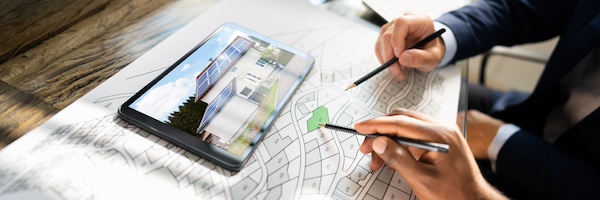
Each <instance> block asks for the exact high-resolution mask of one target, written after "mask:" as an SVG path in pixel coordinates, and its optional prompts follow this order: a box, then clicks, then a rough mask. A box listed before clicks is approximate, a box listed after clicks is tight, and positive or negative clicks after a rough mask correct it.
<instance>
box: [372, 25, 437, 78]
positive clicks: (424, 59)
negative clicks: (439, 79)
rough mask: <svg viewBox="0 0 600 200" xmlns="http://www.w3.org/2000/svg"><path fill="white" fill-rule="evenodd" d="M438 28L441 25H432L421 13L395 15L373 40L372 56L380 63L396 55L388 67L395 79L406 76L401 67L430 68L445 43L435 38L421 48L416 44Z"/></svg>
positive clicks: (434, 65)
mask: <svg viewBox="0 0 600 200" xmlns="http://www.w3.org/2000/svg"><path fill="white" fill-rule="evenodd" d="M439 29H441V28H440V27H438V28H435V27H434V25H433V23H431V19H428V18H425V17H422V16H416V15H405V16H403V17H400V18H397V19H395V20H393V21H391V22H389V23H387V24H385V25H383V26H382V27H381V32H380V35H379V38H378V39H377V42H376V43H375V55H376V56H377V59H378V60H379V62H380V63H385V62H387V61H389V60H391V59H393V58H398V62H395V63H393V64H392V65H390V66H389V67H388V68H387V69H388V70H389V72H390V73H391V74H392V75H393V76H394V77H395V78H396V79H397V80H398V81H402V80H404V78H405V77H404V73H405V72H404V70H403V69H409V68H413V69H417V70H419V71H431V70H433V69H435V68H436V67H437V66H438V65H439V64H440V62H441V61H442V58H443V57H444V54H445V50H446V48H445V44H444V42H443V41H442V39H441V38H440V37H438V38H437V39H435V38H434V40H431V41H429V42H427V43H426V44H425V45H423V46H420V47H417V45H416V44H417V43H419V41H424V39H425V38H426V37H427V36H430V35H432V34H433V33H435V32H436V30H437V31H439ZM446 34H447V33H446ZM410 47H417V48H410ZM401 66H402V67H401Z"/></svg>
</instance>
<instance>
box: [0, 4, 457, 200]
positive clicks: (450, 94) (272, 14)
mask: <svg viewBox="0 0 600 200" xmlns="http://www.w3.org/2000/svg"><path fill="white" fill-rule="evenodd" d="M226 21H229V22H234V23H237V24H240V25H242V26H245V27H248V28H250V29H253V30H255V31H257V32H259V33H263V34H265V35H267V36H270V37H272V38H274V39H276V40H279V41H281V42H283V43H286V44H290V45H292V46H294V47H297V48H299V49H301V50H303V51H307V52H309V53H310V54H312V55H313V56H314V57H315V58H316V64H315V67H314V69H313V70H312V71H311V73H310V75H309V76H308V77H307V78H306V81H305V82H304V83H303V84H302V85H301V87H300V89H299V90H298V91H297V92H296V94H295V95H294V97H293V98H292V100H291V102H289V103H288V104H287V106H286V108H285V109H284V111H283V112H282V114H281V115H280V117H279V119H277V121H276V122H275V124H274V126H273V127H272V128H271V130H270V132H269V133H268V134H267V135H266V137H265V140H264V141H263V142H262V143H261V144H260V145H259V147H258V150H257V151H256V152H255V153H254V155H253V156H252V158H251V159H250V160H249V161H248V163H247V164H246V165H245V167H244V168H243V169H242V170H241V171H240V172H239V173H236V174H233V173H231V172H229V171H226V170H223V169H222V168H220V167H218V166H215V165H214V164H212V163H210V162H208V161H205V160H204V159H201V158H199V157H197V156H195V155H192V154H190V153H188V152H186V151H184V150H182V149H181V148H179V147H177V146H174V145H172V144H169V143H167V142H166V141H164V140H161V139H159V138H157V137H156V136H154V135H151V134H149V133H147V132H144V131H141V130H140V129H139V128H136V127H135V126H133V125H131V124H128V123H126V122H124V121H122V120H120V119H119V118H117V117H116V111H117V108H118V107H119V106H120V105H121V104H122V103H123V102H124V101H125V100H127V99H128V98H129V97H130V96H132V95H133V94H134V93H135V92H137V91H138V90H139V89H141V88H142V87H143V86H144V85H145V84H147V83H148V82H149V81H150V80H152V79H153V78H154V77H155V76H157V75H159V74H160V73H161V72H162V71H163V70H164V69H166V68H167V67H168V66H170V65H171V64H172V63H174V62H175V61H176V60H178V59H179V57H181V56H182V55H184V54H185V53H186V52H188V51H189V50H190V49H191V48H193V47H194V46H196V45H197V44H198V42H200V41H202V40H203V39H204V38H205V37H206V36H208V35H209V34H210V33H211V32H212V31H213V30H215V29H216V28H217V27H219V26H220V25H221V24H222V23H223V22H226ZM377 35H378V32H377V30H372V29H369V28H365V27H363V26H361V25H359V24H356V23H355V22H353V21H349V20H346V19H344V18H341V17H339V16H337V15H335V14H332V13H329V12H327V11H326V10H322V9H320V8H317V7H313V6H312V5H310V4H308V3H306V2H305V1H303V0H293V1H279V0H253V1H244V0H224V1H222V2H220V3H219V4H217V5H216V6H214V7H213V8H212V9H211V10H209V11H208V12H206V13H204V14H203V15H201V16H199V17H198V18H197V19H196V20H194V21H192V22H191V23H190V24H188V25H187V26H185V27H184V28H182V29H181V30H180V31H178V32H177V33H175V34H173V35H172V36H171V37H169V38H168V39H166V40H165V41H163V42H162V43H160V44H159V45H157V46H156V47H154V48H153V49H151V50H150V51H148V52H147V53H146V54H144V55H143V56H142V57H140V58H139V59H137V60H136V61H135V62H133V63H131V64H130V65H129V66H127V67H126V68H124V69H123V70H122V71H120V72H119V73H117V74H116V75H115V76H113V77H111V78H110V79H108V80H107V81H106V82H104V83H102V84H101V85H100V86H98V87H97V88H96V89H94V90H93V91H91V92H90V93H88V94H87V95H85V96H84V97H82V98H81V99H80V100H78V101H76V102H74V103H73V104H72V105H70V106H68V107H67V108H65V109H64V110H63V111H61V112H59V113H58V114H56V115H55V116H54V117H53V118H51V119H50V120H49V121H48V122H46V123H45V124H43V125H42V126H40V127H39V128H37V129H35V130H33V131H32V132H30V133H28V134H26V135H25V136H23V137H22V138H20V139H19V140H17V141H15V142H14V143H13V144H11V145H9V146H8V147H6V148H5V149H3V150H2V151H1V152H0V199H30V198H31V199H199V198H200V199H364V198H375V199H415V196H414V194H413V192H412V190H411V189H410V187H409V186H408V185H407V184H406V182H405V181H404V180H403V178H402V177H400V176H399V175H398V174H397V173H395V172H393V171H390V170H388V169H387V168H384V169H382V170H379V171H375V172H370V170H369V167H368V166H369V161H370V156H369V155H363V154H361V153H360V152H359V151H358V147H359V145H360V143H361V142H362V141H363V138H361V137H358V136H352V135H349V134H346V133H341V132H333V131H330V130H325V129H317V130H312V131H309V129H310V128H311V127H308V125H307V121H308V120H309V119H310V118H311V117H313V111H315V110H321V111H322V110H323V109H325V110H327V115H328V121H329V122H333V123H336V124H340V125H348V126H351V125H352V124H354V123H355V122H357V121H361V120H365V119H368V118H372V117H376V116H382V115H384V114H385V113H387V112H389V111H390V110H391V109H393V108H394V107H397V106H402V107H408V108H411V109H414V110H418V111H422V112H425V113H427V114H430V115H433V116H436V117H439V118H442V119H445V120H451V121H454V120H455V116H456V110H457V105H458V94H459V86H460V73H459V70H458V69H457V68H455V67H448V68H445V69H443V70H440V71H434V72H431V73H421V72H411V74H412V76H410V78H409V79H408V81H407V82H405V83H398V82H396V81H394V80H393V79H392V78H391V77H390V76H389V75H387V73H381V74H380V75H377V76H376V77H375V78H372V79H370V80H369V81H367V82H365V83H363V84H361V85H360V86H359V87H357V88H355V89H353V90H351V91H348V92H346V91H344V89H345V88H346V87H347V86H348V85H350V84H351V83H352V82H353V81H354V80H355V79H357V78H359V77H361V76H363V75H364V74H366V73H367V72H369V71H370V70H372V69H374V68H375V67H377V66H378V65H379V63H378V62H377V61H376V60H375V56H374V54H373V51H372V49H373V45H374V42H375V40H376V38H377ZM267 147H268V148H267Z"/></svg>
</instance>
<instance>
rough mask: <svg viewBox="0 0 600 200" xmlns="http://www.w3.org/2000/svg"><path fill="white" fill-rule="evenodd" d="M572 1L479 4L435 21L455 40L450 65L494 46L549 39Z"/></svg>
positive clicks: (504, 0) (484, 0) (514, 0)
mask: <svg viewBox="0 0 600 200" xmlns="http://www.w3.org/2000/svg"><path fill="white" fill-rule="evenodd" d="M575 4H576V1H573V0H529V1H526V0H508V1H507V0H480V1H476V2H474V3H472V4H470V5H467V6H465V7H463V8H461V9H458V10H456V11H453V12H450V13H446V14H444V15H442V16H441V17H440V18H438V19H436V21H439V22H440V23H443V24H445V25H446V26H448V27H450V29H452V31H453V32H454V35H455V36H456V42H457V46H458V49H457V52H456V55H455V56H454V58H453V59H452V61H456V60H461V59H464V58H468V57H471V56H474V55H477V54H480V53H483V52H485V51H487V50H489V49H491V48H492V47H493V46H495V45H505V46H511V45H516V44H523V43H530V42H537V41H543V40H546V39H550V38H552V37H554V36H557V35H558V34H560V32H561V31H562V30H563V29H564V27H565V25H566V23H567V20H568V17H569V16H570V14H571V13H570V12H572V10H573V8H574V6H575Z"/></svg>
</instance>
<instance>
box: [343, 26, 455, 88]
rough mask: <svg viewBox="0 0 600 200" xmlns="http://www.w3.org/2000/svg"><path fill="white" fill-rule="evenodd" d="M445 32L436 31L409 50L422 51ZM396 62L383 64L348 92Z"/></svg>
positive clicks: (353, 84)
mask: <svg viewBox="0 0 600 200" xmlns="http://www.w3.org/2000/svg"><path fill="white" fill-rule="evenodd" d="M444 32H446V29H444V28H442V29H440V30H438V31H436V32H435V33H433V34H431V35H429V36H427V37H426V38H425V39H423V40H421V41H419V42H418V43H417V44H415V45H414V46H412V47H410V48H409V49H420V48H423V47H424V46H425V45H426V44H427V43H429V42H431V41H432V40H434V39H435V38H437V37H439V36H440V35H442V33H444ZM396 62H398V57H395V56H394V58H392V59H391V60H389V61H387V62H386V63H383V65H381V66H379V67H377V68H376V69H375V70H373V71H371V72H369V73H368V74H367V75H365V76H363V77H361V78H359V79H358V80H356V81H354V83H352V85H350V86H349V87H348V88H346V90H349V89H352V88H355V87H356V86H358V85H359V84H361V83H362V82H365V81H366V80H368V79H370V78H371V77H373V76H375V75H376V74H378V73H379V72H381V71H383V70H384V69H386V68H388V67H390V66H391V65H392V64H394V63H396Z"/></svg>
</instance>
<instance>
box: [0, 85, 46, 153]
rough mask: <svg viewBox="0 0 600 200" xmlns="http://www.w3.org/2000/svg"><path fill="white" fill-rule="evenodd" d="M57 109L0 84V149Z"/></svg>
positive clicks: (37, 124)
mask: <svg viewBox="0 0 600 200" xmlns="http://www.w3.org/2000/svg"><path fill="white" fill-rule="evenodd" d="M56 112H58V109H56V108H54V107H52V106H51V105H49V104H48V103H46V102H44V101H41V100H39V99H37V98H35V97H33V96H31V95H29V94H27V93H24V92H22V91H19V90H17V89H16V88H14V87H11V86H9V85H7V84H5V83H3V82H0V119H2V120H0V148H3V147H4V146H6V145H8V144H10V143H11V142H12V141H14V140H16V139H17V138H19V137H20V136H21V135H23V134H25V133H26V132H27V131H29V130H30V129H32V128H33V127H37V126H39V125H41V124H42V123H44V122H45V121H46V120H48V119H49V118H50V117H51V116H52V115H54V114H56Z"/></svg>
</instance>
